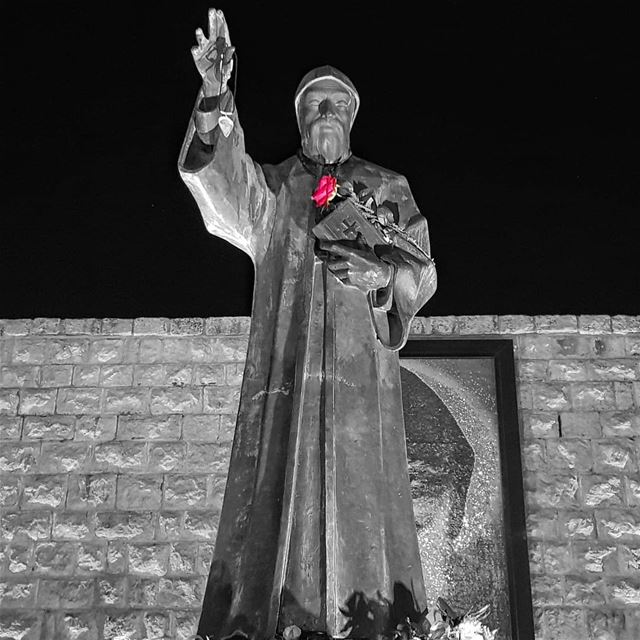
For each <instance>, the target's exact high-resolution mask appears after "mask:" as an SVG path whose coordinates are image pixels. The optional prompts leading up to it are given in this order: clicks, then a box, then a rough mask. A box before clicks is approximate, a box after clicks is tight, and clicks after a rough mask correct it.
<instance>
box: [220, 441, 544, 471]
mask: <svg viewBox="0 0 640 640" xmlns="http://www.w3.org/2000/svg"><path fill="white" fill-rule="evenodd" d="M225 453H226V449H225ZM522 462H523V466H524V468H525V469H527V470H529V471H535V470H536V469H544V468H545V466H546V453H545V446H544V441H537V440H532V441H528V442H526V443H525V444H524V445H523V447H522Z"/></svg>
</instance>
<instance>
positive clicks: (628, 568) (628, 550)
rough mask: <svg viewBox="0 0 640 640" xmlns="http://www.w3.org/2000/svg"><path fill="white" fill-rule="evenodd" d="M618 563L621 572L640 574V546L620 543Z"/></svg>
mask: <svg viewBox="0 0 640 640" xmlns="http://www.w3.org/2000/svg"><path fill="white" fill-rule="evenodd" d="M618 563H619V567H618V568H619V570H620V572H621V573H624V574H631V575H635V576H638V575H640V547H638V546H629V545H620V546H619V547H618Z"/></svg>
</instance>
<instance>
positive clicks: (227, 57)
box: [223, 47, 236, 64]
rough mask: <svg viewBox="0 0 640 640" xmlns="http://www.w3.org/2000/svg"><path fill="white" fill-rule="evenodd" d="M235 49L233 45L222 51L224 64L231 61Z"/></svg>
mask: <svg viewBox="0 0 640 640" xmlns="http://www.w3.org/2000/svg"><path fill="white" fill-rule="evenodd" d="M235 50H236V48H235V47H229V48H228V49H227V50H226V51H225V52H224V58H223V60H224V63H225V64H229V62H230V61H231V58H233V53H234V51H235Z"/></svg>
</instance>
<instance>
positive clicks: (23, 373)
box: [0, 365, 44, 389]
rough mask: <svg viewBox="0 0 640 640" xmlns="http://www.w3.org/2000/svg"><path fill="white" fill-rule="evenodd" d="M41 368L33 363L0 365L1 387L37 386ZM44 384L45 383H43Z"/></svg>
mask: <svg viewBox="0 0 640 640" xmlns="http://www.w3.org/2000/svg"><path fill="white" fill-rule="evenodd" d="M39 378H40V369H39V368H38V367H36V366H33V365H17V366H10V367H0V387H3V388H13V389H15V388H18V387H37V386H39V385H38V381H39ZM43 386H44V385H43Z"/></svg>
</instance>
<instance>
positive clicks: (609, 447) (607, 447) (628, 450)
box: [593, 438, 638, 473]
mask: <svg viewBox="0 0 640 640" xmlns="http://www.w3.org/2000/svg"><path fill="white" fill-rule="evenodd" d="M593 457H594V465H595V466H594V468H595V471H596V473H634V472H636V471H637V470H638V465H637V463H636V460H635V442H634V440H632V439H631V438H616V439H611V440H596V441H594V442H593Z"/></svg>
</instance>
